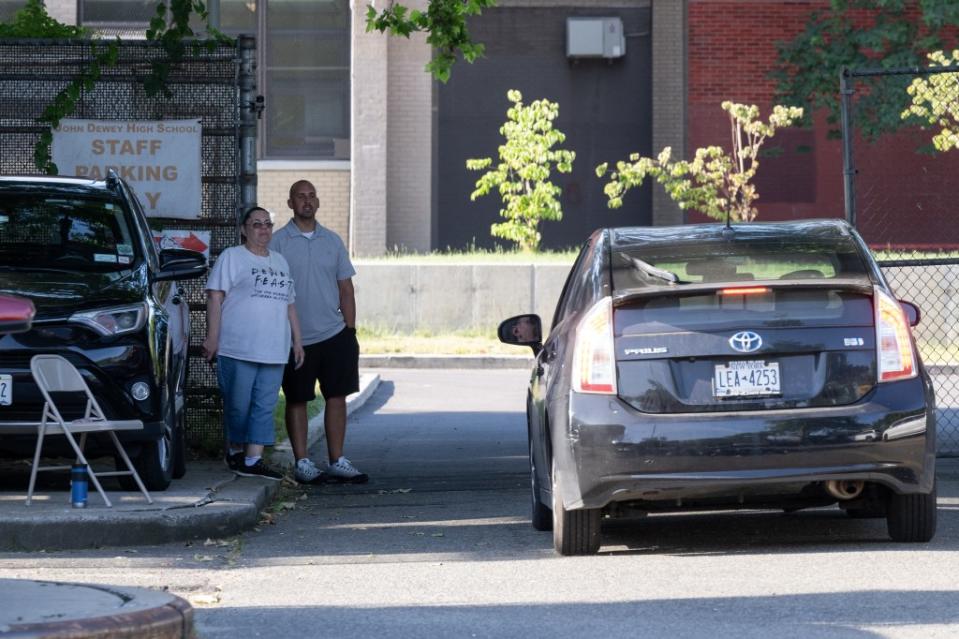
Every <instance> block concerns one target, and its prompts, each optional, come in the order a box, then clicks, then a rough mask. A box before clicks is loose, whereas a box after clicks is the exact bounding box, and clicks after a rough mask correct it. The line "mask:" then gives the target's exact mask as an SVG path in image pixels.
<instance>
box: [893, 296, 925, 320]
mask: <svg viewBox="0 0 959 639" xmlns="http://www.w3.org/2000/svg"><path fill="white" fill-rule="evenodd" d="M899 305H900V306H901V307H902V310H903V312H904V313H905V314H906V319H907V320H908V321H909V326H918V325H919V320H921V319H922V313H921V312H920V311H919V307H918V306H916V305H915V304H913V303H912V302H904V301H903V300H899Z"/></svg>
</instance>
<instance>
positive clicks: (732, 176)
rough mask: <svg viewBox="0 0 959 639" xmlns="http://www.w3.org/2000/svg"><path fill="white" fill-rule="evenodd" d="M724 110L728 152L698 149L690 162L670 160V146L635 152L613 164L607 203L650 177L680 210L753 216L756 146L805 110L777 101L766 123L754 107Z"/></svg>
mask: <svg viewBox="0 0 959 639" xmlns="http://www.w3.org/2000/svg"><path fill="white" fill-rule="evenodd" d="M722 108H723V110H724V111H726V112H727V113H728V114H729V123H730V128H731V132H732V150H731V151H730V152H728V153H727V152H726V150H725V149H723V148H721V147H718V146H708V147H705V148H699V149H696V153H695V157H694V158H693V160H692V161H686V160H673V159H672V149H671V148H670V147H666V148H664V149H663V150H662V152H661V153H660V154H659V156H658V157H656V158H648V157H642V156H640V155H639V154H638V153H634V154H632V155H631V156H629V161H628V162H626V161H619V162H617V163H616V170H615V171H613V172H612V173H611V174H610V177H609V182H607V184H606V186H605V187H604V188H603V192H604V193H606V196H607V197H608V198H609V207H610V208H614V209H615V208H619V207H620V206H622V205H623V196H624V195H625V194H626V192H627V191H629V189H631V188H634V187H638V186H640V185H642V183H643V182H644V181H645V180H646V178H647V177H648V178H652V179H655V180H656V181H657V182H659V183H660V184H662V185H663V187H664V188H665V189H666V193H668V194H669V196H670V197H671V198H672V199H673V200H674V201H675V202H676V203H677V204H678V205H679V207H680V208H681V209H692V210H696V211H700V212H701V213H703V214H705V215H707V216H709V217H711V218H713V219H716V220H725V219H726V216H727V215H729V217H730V218H731V219H732V220H734V221H738V222H750V221H752V220H754V219H755V218H756V215H757V211H756V208H755V207H754V206H753V203H754V202H755V201H756V200H757V199H758V198H759V194H758V193H757V192H756V186H755V185H754V184H753V183H752V179H753V177H755V175H756V171H757V170H758V169H759V150H760V148H761V147H762V145H763V143H764V142H765V141H766V140H767V139H768V138H771V137H773V136H774V135H775V134H776V131H777V130H778V129H781V128H783V127H787V126H791V125H792V124H793V123H794V122H795V121H796V120H798V119H799V118H801V117H802V114H803V110H802V109H801V108H799V107H785V106H781V105H777V106H775V107H773V112H772V114H771V115H770V116H769V121H768V122H762V121H761V120H759V119H758V118H759V108H758V107H757V106H755V105H746V104H736V103H733V102H729V101H727V102H723V104H722ZM608 168H609V167H608V163H604V164H601V165H599V166H598V167H596V175H597V176H599V177H600V178H602V177H603V176H605V175H606V172H607V171H608Z"/></svg>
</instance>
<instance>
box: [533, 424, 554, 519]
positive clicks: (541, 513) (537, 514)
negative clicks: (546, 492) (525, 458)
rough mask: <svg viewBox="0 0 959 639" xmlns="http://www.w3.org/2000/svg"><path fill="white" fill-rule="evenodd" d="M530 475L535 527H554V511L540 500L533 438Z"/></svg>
mask: <svg viewBox="0 0 959 639" xmlns="http://www.w3.org/2000/svg"><path fill="white" fill-rule="evenodd" d="M529 476H530V482H529V483H530V497H531V508H530V511H531V512H530V519H531V520H532V524H533V529H534V530H540V531H549V530H552V529H553V513H552V511H551V510H550V509H549V508H547V507H546V506H545V505H544V504H543V502H542V501H540V498H539V495H540V492H542V491H540V486H539V478H538V477H537V475H536V460H535V459H534V458H533V440H532V438H530V439H529Z"/></svg>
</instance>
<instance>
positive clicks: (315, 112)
mask: <svg viewBox="0 0 959 639" xmlns="http://www.w3.org/2000/svg"><path fill="white" fill-rule="evenodd" d="M264 9H265V11H264ZM219 18H220V28H221V29H222V30H223V32H224V33H228V34H231V35H237V34H240V33H253V34H256V35H257V43H258V48H259V51H258V55H259V60H260V64H259V65H258V67H259V69H260V71H259V74H260V77H259V78H258V82H257V84H258V86H259V87H260V91H261V92H262V93H263V94H264V95H265V96H266V109H265V112H264V117H263V120H262V123H261V128H260V138H261V147H260V149H261V151H260V152H261V156H262V157H264V158H266V159H300V158H303V159H306V158H309V159H343V160H345V159H349V157H350V144H349V141H350V7H349V2H348V0H245V1H244V0H220V2H219Z"/></svg>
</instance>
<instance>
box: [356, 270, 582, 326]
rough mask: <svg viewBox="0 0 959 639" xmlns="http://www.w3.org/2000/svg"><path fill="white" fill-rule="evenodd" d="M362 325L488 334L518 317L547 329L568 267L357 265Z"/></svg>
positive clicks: (359, 309) (358, 309)
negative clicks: (529, 316)
mask: <svg viewBox="0 0 959 639" xmlns="http://www.w3.org/2000/svg"><path fill="white" fill-rule="evenodd" d="M355 266H356V277H354V278H353V284H354V286H355V289H356V314H357V322H358V323H359V324H360V325H365V326H370V327H375V328H383V329H391V330H395V331H397V332H409V331H414V330H431V331H455V330H462V329H472V328H475V329H488V328H490V327H495V326H496V325H497V324H499V322H500V321H502V320H504V319H506V318H507V317H510V316H512V315H519V314H521V313H537V314H539V316H540V317H541V318H542V319H543V324H544V327H545V328H548V327H549V325H550V322H551V321H552V318H553V311H554V310H555V307H556V300H557V299H559V294H560V292H562V290H563V284H564V283H565V281H566V275H567V274H568V273H569V268H570V265H569V264H545V265H544V264H540V265H532V264H415V263H398V262H392V263H390V262H378V261H372V262H364V261H357V262H355Z"/></svg>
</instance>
